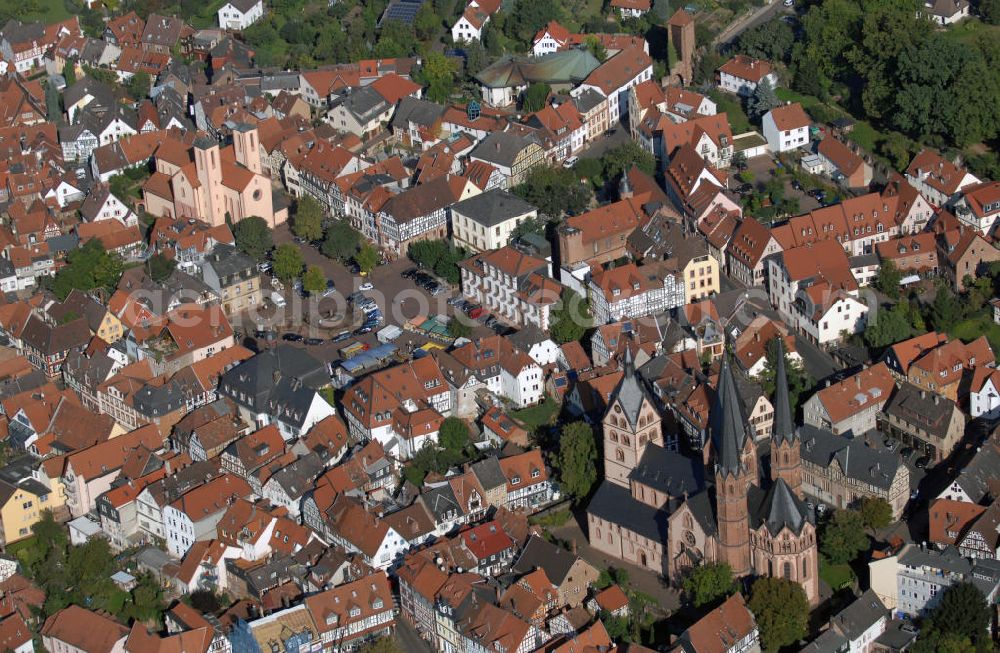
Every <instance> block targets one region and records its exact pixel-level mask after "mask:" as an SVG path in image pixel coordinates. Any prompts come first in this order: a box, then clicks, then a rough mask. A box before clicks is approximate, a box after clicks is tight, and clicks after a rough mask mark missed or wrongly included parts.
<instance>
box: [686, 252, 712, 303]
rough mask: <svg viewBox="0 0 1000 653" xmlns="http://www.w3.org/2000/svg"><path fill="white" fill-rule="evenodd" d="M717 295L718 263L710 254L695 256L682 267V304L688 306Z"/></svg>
mask: <svg viewBox="0 0 1000 653" xmlns="http://www.w3.org/2000/svg"><path fill="white" fill-rule="evenodd" d="M718 293H719V262H718V261H716V260H715V257H713V256H712V255H711V254H702V255H701V256H695V257H694V258H692V259H691V260H690V261H688V263H687V265H685V266H684V302H685V303H686V304H690V303H692V302H696V301H698V300H701V299H705V298H706V297H711V296H712V295H717V294H718Z"/></svg>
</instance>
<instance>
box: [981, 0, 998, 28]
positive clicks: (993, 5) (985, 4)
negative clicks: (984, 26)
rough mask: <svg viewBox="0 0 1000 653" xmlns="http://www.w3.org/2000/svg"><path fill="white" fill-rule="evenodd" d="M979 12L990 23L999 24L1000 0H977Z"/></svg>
mask: <svg viewBox="0 0 1000 653" xmlns="http://www.w3.org/2000/svg"><path fill="white" fill-rule="evenodd" d="M979 14H980V15H981V16H982V17H983V21H985V22H987V23H989V24H990V25H1000V0H979Z"/></svg>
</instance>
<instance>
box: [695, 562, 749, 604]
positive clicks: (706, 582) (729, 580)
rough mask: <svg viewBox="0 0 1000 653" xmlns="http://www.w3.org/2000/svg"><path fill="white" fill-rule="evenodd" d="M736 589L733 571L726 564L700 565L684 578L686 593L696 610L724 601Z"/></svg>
mask: <svg viewBox="0 0 1000 653" xmlns="http://www.w3.org/2000/svg"><path fill="white" fill-rule="evenodd" d="M736 589H737V585H736V580H735V579H734V578H733V570H732V568H731V567H730V566H729V564H728V563H725V562H713V563H707V564H702V565H699V566H697V567H695V568H694V569H692V570H691V572H690V573H689V574H688V575H687V576H686V577H685V578H684V593H685V594H686V595H687V597H688V599H689V600H690V601H691V602H692V603H694V607H696V608H700V607H702V606H704V605H708V604H710V603H715V602H716V601H718V600H719V599H724V598H726V597H728V596H730V595H731V594H733V593H734V592H735V591H736Z"/></svg>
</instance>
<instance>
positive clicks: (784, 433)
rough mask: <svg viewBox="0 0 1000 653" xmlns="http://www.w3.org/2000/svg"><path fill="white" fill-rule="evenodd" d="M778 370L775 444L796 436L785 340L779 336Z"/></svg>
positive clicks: (776, 375) (775, 395) (774, 430)
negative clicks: (786, 364) (789, 394)
mask: <svg viewBox="0 0 1000 653" xmlns="http://www.w3.org/2000/svg"><path fill="white" fill-rule="evenodd" d="M775 349H776V350H777V351H776V352H775V355H776V357H777V366H778V367H777V371H776V373H775V378H774V427H773V430H772V432H771V439H772V440H773V441H774V443H775V444H780V443H781V442H784V441H786V440H787V441H789V442H791V441H793V440H795V438H796V432H795V421H794V420H793V419H792V402H791V399H789V397H788V374H787V373H786V372H785V341H784V340H783V339H782V338H781V337H780V336H779V337H778V338H777V346H776V347H775Z"/></svg>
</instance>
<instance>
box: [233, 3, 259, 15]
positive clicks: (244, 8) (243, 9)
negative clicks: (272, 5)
mask: <svg viewBox="0 0 1000 653" xmlns="http://www.w3.org/2000/svg"><path fill="white" fill-rule="evenodd" d="M258 2H260V0H226V3H227V4H231V5H232V6H234V7H236V8H237V9H239V10H240V12H241V13H244V14H245V13H247V12H248V11H250V10H251V9H253V8H254V7H256V6H257V3H258Z"/></svg>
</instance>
